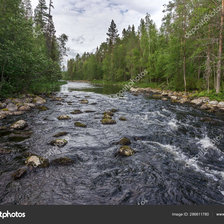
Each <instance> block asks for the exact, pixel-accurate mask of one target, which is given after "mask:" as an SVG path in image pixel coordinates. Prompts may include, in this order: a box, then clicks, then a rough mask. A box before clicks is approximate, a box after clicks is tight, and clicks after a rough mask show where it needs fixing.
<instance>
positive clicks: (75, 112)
mask: <svg viewBox="0 0 224 224" xmlns="http://www.w3.org/2000/svg"><path fill="white" fill-rule="evenodd" d="M82 113H83V112H82V111H81V110H74V111H73V112H71V114H82Z"/></svg>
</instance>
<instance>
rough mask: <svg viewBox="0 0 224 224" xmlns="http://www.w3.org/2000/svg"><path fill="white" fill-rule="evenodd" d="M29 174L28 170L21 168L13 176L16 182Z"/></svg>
mask: <svg viewBox="0 0 224 224" xmlns="http://www.w3.org/2000/svg"><path fill="white" fill-rule="evenodd" d="M26 174H27V168H20V169H18V170H17V171H16V172H15V173H13V174H12V178H13V179H14V180H19V179H21V178H22V177H24V176H25V175H26Z"/></svg>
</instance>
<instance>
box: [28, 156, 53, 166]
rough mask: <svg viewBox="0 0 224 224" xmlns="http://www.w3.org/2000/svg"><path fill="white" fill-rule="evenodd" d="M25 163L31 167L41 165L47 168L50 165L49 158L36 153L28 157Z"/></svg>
mask: <svg viewBox="0 0 224 224" xmlns="http://www.w3.org/2000/svg"><path fill="white" fill-rule="evenodd" d="M25 164H26V165H27V166H31V167H35V168H36V167H40V168H46V167H48V166H49V161H48V159H44V158H43V157H41V156H36V155H31V156H30V157H28V158H27V159H26V162H25Z"/></svg>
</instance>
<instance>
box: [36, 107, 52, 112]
mask: <svg viewBox="0 0 224 224" xmlns="http://www.w3.org/2000/svg"><path fill="white" fill-rule="evenodd" d="M37 109H38V110H39V111H47V110H49V108H48V107H46V106H39V107H37Z"/></svg>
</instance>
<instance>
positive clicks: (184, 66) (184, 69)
mask: <svg viewBox="0 0 224 224" xmlns="http://www.w3.org/2000/svg"><path fill="white" fill-rule="evenodd" d="M223 1H224V0H223ZM185 35H186V15H185V16H184V37H183V38H184V49H183V50H184V52H183V53H184V55H183V57H184V58H183V59H184V63H183V74H184V90H185V93H186V92H187V81H186V38H185Z"/></svg>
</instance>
